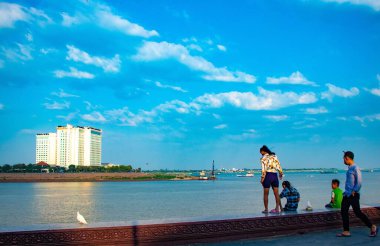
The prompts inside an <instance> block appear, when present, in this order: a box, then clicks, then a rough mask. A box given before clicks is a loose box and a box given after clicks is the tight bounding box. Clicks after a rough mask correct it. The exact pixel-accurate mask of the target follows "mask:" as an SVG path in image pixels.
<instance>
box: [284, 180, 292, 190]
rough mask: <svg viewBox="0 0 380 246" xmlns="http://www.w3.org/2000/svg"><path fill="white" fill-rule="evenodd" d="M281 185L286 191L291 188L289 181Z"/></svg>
mask: <svg viewBox="0 0 380 246" xmlns="http://www.w3.org/2000/svg"><path fill="white" fill-rule="evenodd" d="M282 185H285V187H286V188H288V189H290V188H291V187H292V185H291V184H290V182H289V181H283V182H282Z"/></svg>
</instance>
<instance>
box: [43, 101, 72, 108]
mask: <svg viewBox="0 0 380 246" xmlns="http://www.w3.org/2000/svg"><path fill="white" fill-rule="evenodd" d="M44 106H45V108H46V109H54V110H59V109H68V108H70V103H69V102H66V101H65V102H63V103H59V102H56V101H54V102H52V103H44Z"/></svg>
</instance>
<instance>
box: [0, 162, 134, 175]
mask: <svg viewBox="0 0 380 246" xmlns="http://www.w3.org/2000/svg"><path fill="white" fill-rule="evenodd" d="M46 171H49V172H51V173H94V172H96V173H104V172H107V173H117V172H141V168H136V169H133V168H132V166H131V165H125V166H124V165H120V166H112V167H104V166H75V165H70V166H69V167H68V168H65V167H60V166H50V165H48V164H46V165H38V164H24V163H21V164H15V165H9V164H4V165H2V166H0V172H1V173H41V172H46Z"/></svg>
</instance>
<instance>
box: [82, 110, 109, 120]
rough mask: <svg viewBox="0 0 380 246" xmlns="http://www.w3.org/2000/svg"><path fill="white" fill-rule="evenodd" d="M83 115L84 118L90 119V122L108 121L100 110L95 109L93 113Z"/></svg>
mask: <svg viewBox="0 0 380 246" xmlns="http://www.w3.org/2000/svg"><path fill="white" fill-rule="evenodd" d="M81 117H82V119H84V120H86V121H90V122H106V121H107V120H106V118H104V116H103V115H102V114H101V113H100V112H98V111H94V112H92V113H91V114H84V115H82V116H81Z"/></svg>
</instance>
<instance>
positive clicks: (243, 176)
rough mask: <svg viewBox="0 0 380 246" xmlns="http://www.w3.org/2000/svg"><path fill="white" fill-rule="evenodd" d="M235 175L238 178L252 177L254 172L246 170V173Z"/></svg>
mask: <svg viewBox="0 0 380 246" xmlns="http://www.w3.org/2000/svg"><path fill="white" fill-rule="evenodd" d="M236 176H237V177H240V178H252V177H254V176H255V174H254V173H252V172H248V173H246V174H238V175H236Z"/></svg>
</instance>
